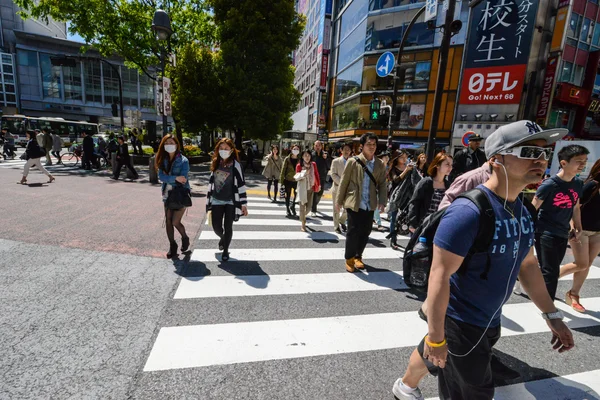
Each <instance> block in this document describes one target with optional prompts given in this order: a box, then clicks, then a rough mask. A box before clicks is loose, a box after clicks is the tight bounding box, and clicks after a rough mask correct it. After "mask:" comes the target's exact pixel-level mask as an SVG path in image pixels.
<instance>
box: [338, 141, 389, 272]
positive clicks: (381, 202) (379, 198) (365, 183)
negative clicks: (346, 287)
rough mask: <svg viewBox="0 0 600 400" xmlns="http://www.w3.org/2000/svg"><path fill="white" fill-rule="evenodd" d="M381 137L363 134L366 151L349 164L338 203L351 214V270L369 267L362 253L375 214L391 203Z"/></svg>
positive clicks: (348, 267)
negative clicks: (380, 154)
mask: <svg viewBox="0 0 600 400" xmlns="http://www.w3.org/2000/svg"><path fill="white" fill-rule="evenodd" d="M377 140H378V138H377V135H375V134H374V133H371V132H369V133H365V134H364V135H362V136H361V138H360V144H361V145H362V153H361V154H360V155H358V156H356V157H353V158H350V159H349V160H348V162H347V163H346V168H345V169H344V173H343V174H342V180H341V182H340V187H339V189H338V194H337V198H336V204H338V206H339V207H344V208H346V212H347V213H348V233H347V235H346V254H345V258H346V271H348V272H354V271H356V268H358V269H363V268H364V267H365V264H364V262H363V260H362V254H363V251H364V250H365V247H366V246H367V242H368V241H369V234H370V233H371V228H372V227H373V214H374V212H375V210H376V209H379V210H380V211H383V210H384V209H385V205H386V203H387V186H386V179H385V166H384V165H383V162H382V161H381V160H380V159H378V158H377V157H375V152H376V151H377ZM371 176H372V178H371Z"/></svg>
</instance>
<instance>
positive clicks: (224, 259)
mask: <svg viewBox="0 0 600 400" xmlns="http://www.w3.org/2000/svg"><path fill="white" fill-rule="evenodd" d="M221 261H229V252H228V251H224V252H223V254H222V255H221Z"/></svg>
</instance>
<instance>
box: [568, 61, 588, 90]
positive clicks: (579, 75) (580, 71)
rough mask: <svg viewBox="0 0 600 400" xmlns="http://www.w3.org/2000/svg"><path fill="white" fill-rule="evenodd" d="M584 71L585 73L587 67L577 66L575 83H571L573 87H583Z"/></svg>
mask: <svg viewBox="0 0 600 400" xmlns="http://www.w3.org/2000/svg"><path fill="white" fill-rule="evenodd" d="M584 71H585V67H582V66H580V65H575V67H574V71H573V81H572V82H571V83H573V85H575V86H581V85H583V78H584V76H583V73H584Z"/></svg>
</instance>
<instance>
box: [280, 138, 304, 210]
mask: <svg viewBox="0 0 600 400" xmlns="http://www.w3.org/2000/svg"><path fill="white" fill-rule="evenodd" d="M299 155H300V146H298V145H297V144H295V145H293V146H292V148H291V151H290V155H289V156H287V157H286V159H285V160H284V161H283V167H282V168H281V175H279V183H281V184H282V185H284V186H285V208H286V214H287V217H288V218H290V217H292V216H294V217H295V216H296V196H297V193H296V189H297V187H298V186H297V185H298V182H296V181H295V180H294V175H296V166H297V165H298V161H299V160H300V157H299ZM292 189H293V190H294V200H293V201H290V200H291V197H292Z"/></svg>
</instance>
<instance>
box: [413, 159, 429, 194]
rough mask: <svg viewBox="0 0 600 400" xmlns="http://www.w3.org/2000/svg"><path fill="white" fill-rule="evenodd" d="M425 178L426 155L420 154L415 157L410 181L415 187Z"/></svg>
mask: <svg viewBox="0 0 600 400" xmlns="http://www.w3.org/2000/svg"><path fill="white" fill-rule="evenodd" d="M426 176H427V155H425V153H421V154H419V155H418V156H417V161H416V162H415V166H414V169H413V171H412V173H411V174H410V180H411V182H412V184H413V187H414V186H417V184H418V183H419V182H421V179H423V178H425V177H426Z"/></svg>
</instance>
